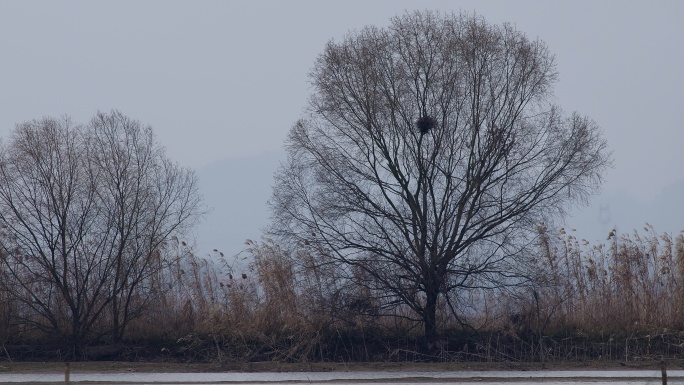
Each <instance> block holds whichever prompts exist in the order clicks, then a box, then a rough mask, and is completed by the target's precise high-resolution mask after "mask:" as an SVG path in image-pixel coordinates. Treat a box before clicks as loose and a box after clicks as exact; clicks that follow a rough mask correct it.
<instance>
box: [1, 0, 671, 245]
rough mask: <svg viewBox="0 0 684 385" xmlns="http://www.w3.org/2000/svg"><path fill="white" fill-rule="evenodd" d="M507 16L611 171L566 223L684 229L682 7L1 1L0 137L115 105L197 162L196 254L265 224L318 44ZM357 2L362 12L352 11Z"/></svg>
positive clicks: (183, 159) (601, 234) (255, 233)
mask: <svg viewBox="0 0 684 385" xmlns="http://www.w3.org/2000/svg"><path fill="white" fill-rule="evenodd" d="M423 9H431V10H440V11H444V12H452V11H453V12H459V11H464V12H475V13H477V14H479V15H482V16H483V17H484V18H485V19H486V20H487V21H488V22H489V23H495V24H501V23H503V22H510V23H512V24H514V25H515V26H516V28H517V29H519V30H521V31H523V32H524V33H525V34H526V35H527V36H528V37H530V38H532V39H534V38H537V37H538V38H539V39H541V40H543V41H545V42H546V43H547V45H548V47H549V49H550V50H551V52H553V53H554V54H555V55H556V63H557V69H558V72H559V82H558V83H557V84H556V87H555V89H556V92H555V94H556V99H557V100H556V102H557V103H558V104H559V105H560V106H561V107H563V108H564V109H565V110H566V111H567V112H570V111H575V110H576V111H578V112H579V113H580V114H583V115H587V116H589V117H590V118H591V119H593V120H595V121H596V122H597V123H598V125H599V126H600V127H601V128H602V129H603V131H604V133H605V137H606V138H607V140H608V144H609V146H610V149H611V150H612V152H613V159H614V168H613V169H611V170H610V171H609V172H607V173H606V175H605V179H606V181H605V184H604V188H603V192H602V193H601V194H600V195H598V196H596V197H594V198H593V199H592V200H591V201H590V205H589V206H587V207H585V208H584V209H577V210H573V215H572V216H571V217H569V218H568V219H567V221H566V225H567V227H568V228H576V229H577V231H578V233H579V236H580V237H584V238H587V239H589V240H591V241H593V240H598V241H603V240H605V237H606V235H607V232H608V231H610V229H612V228H617V229H618V230H619V232H622V233H625V232H631V231H632V230H633V229H637V230H641V229H642V227H643V226H644V224H645V223H646V222H648V223H650V224H651V225H653V227H654V229H655V230H656V231H657V232H673V233H677V232H679V230H681V229H684V219H682V218H684V204H682V203H681V200H682V198H683V197H684V167H681V165H682V164H684V152H682V151H681V149H680V148H681V146H682V143H684V130H682V124H681V118H680V116H679V115H680V111H681V104H682V101H683V99H684V98H683V97H682V96H681V90H682V89H684V73H683V71H682V68H684V50H682V49H681V48H679V47H681V42H682V41H684V24H683V23H681V20H680V19H681V17H682V16H684V2H680V1H676V0H669V1H668V0H663V1H656V2H647V1H624V2H620V3H613V2H594V1H559V2H547V1H541V0H539V1H535V0H528V1H516V2H509V1H504V0H501V1H471V0H468V1H439V0H429V1H420V2H418V1H408V0H403V1H391V0H382V1H375V2H363V1H348V2H339V3H332V2H319V1H293V2H268V1H232V2H222V1H200V2H187V1H158V0H153V1H145V2H134V1H117V2H91V1H68V2H67V1H54V2H38V1H3V2H0V33H1V34H2V36H3V39H0V50H1V52H2V53H3V59H4V60H3V61H2V62H0V76H1V79H2V85H3V86H2V88H1V89H0V137H3V138H6V137H7V135H8V134H9V132H10V131H11V129H12V128H13V127H14V125H15V124H17V123H21V122H24V121H27V120H31V119H36V118H40V117H43V116H59V115H62V114H68V115H71V116H72V117H73V119H74V120H75V121H77V122H82V123H85V122H87V120H89V119H90V117H91V116H92V115H93V114H95V112H97V111H98V110H102V111H109V110H111V109H118V110H120V111H121V112H122V113H124V114H126V115H128V116H130V117H132V118H134V119H138V120H140V121H141V122H143V123H145V124H149V125H151V126H152V127H154V129H155V133H156V135H157V137H158V139H159V141H160V142H161V143H162V144H163V145H164V146H165V147H166V148H167V151H168V155H169V157H170V158H171V159H173V160H176V161H178V162H179V163H180V164H183V165H186V166H189V167H192V168H194V169H195V170H197V172H198V174H199V176H200V178H201V179H200V186H201V189H202V193H203V195H204V196H205V198H206V204H207V206H209V207H212V208H213V211H212V212H211V213H210V214H208V215H207V216H206V218H205V221H204V222H203V223H202V224H201V225H200V226H199V227H198V228H197V229H196V230H195V236H196V244H197V248H198V252H200V253H201V254H202V253H205V252H209V250H212V249H214V248H216V249H219V250H221V251H223V252H225V254H227V255H230V254H234V253H237V252H239V251H240V250H242V249H243V247H244V245H243V242H244V240H245V239H246V238H250V239H259V238H260V237H261V231H260V230H261V229H262V228H264V227H266V226H267V224H268V216H269V213H268V209H267V206H266V201H267V200H268V198H269V197H270V194H271V190H270V186H271V185H272V180H273V173H274V172H275V170H276V168H277V166H278V164H279V162H281V161H283V160H284V159H285V158H284V156H285V155H284V154H285V153H284V151H283V150H282V144H283V141H284V139H285V137H286V135H287V133H288V131H289V129H290V127H291V125H292V124H293V123H294V122H295V121H296V120H297V119H298V118H299V117H300V115H301V114H302V110H303V108H304V107H305V105H306V102H307V99H308V97H309V92H310V89H309V85H308V78H307V73H308V71H309V70H310V69H311V67H312V66H313V64H314V61H315V60H316V57H317V56H318V55H319V54H320V53H321V52H322V50H323V48H324V46H325V43H326V42H327V41H329V40H330V39H337V40H339V39H341V38H343V37H344V35H345V34H346V33H347V32H348V31H349V30H353V29H359V28H362V27H363V26H366V25H376V26H384V25H387V23H388V20H389V19H390V18H391V17H393V16H395V15H398V14H401V13H403V12H406V11H408V12H411V11H413V10H423ZM360 10H362V11H360Z"/></svg>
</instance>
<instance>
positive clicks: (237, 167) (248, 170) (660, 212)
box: [196, 151, 684, 256]
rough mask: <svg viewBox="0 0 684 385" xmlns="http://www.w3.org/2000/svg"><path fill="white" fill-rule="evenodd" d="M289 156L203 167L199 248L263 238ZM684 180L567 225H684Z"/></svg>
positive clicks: (575, 216)
mask: <svg viewBox="0 0 684 385" xmlns="http://www.w3.org/2000/svg"><path fill="white" fill-rule="evenodd" d="M285 158H286V155H285V152H284V151H277V152H268V153H263V154H260V155H257V156H251V157H244V158H232V159H225V160H223V161H220V162H217V163H214V164H212V165H210V166H207V167H205V168H203V169H200V170H198V174H199V177H200V188H201V192H202V194H203V195H204V198H205V203H206V205H207V206H209V207H210V208H213V210H212V212H211V213H209V214H208V215H207V216H206V218H205V220H204V221H203V222H202V223H201V224H200V225H199V226H198V227H197V230H196V241H197V242H196V244H197V251H198V252H200V253H201V254H202V255H204V254H206V253H209V252H210V251H211V250H213V249H218V250H220V251H222V252H224V253H225V254H226V256H230V255H234V254H237V253H238V252H240V251H241V250H243V249H244V247H245V245H244V241H245V240H246V239H255V240H256V239H259V238H260V237H261V235H262V230H263V229H264V228H265V227H266V226H267V225H268V221H269V216H270V213H269V210H268V207H267V204H266V202H267V201H268V200H269V199H270V196H271V188H272V186H273V174H274V173H275V171H276V170H277V168H278V166H279V165H280V162H282V161H284V160H285ZM683 201H684V180H679V181H677V182H675V183H673V184H671V185H670V186H668V187H666V188H664V189H663V190H662V192H661V193H660V194H659V195H658V196H657V198H656V199H654V200H653V201H651V202H642V201H639V200H637V199H634V198H631V197H630V196H629V195H627V194H626V193H613V194H609V193H604V194H603V195H600V196H597V197H595V198H594V199H592V201H591V204H590V205H589V206H587V207H585V208H581V209H577V210H574V211H573V212H572V213H571V216H569V217H568V218H567V220H566V227H567V228H570V229H572V228H575V229H577V234H576V235H577V236H578V237H579V238H586V239H587V240H589V241H603V240H605V239H606V236H607V235H608V233H609V232H610V230H611V229H613V228H616V229H617V230H618V232H619V233H632V232H633V231H634V230H635V229H636V230H638V231H640V232H642V231H643V227H644V225H645V224H646V223H649V224H651V225H652V226H653V227H654V229H655V231H656V232H658V233H663V232H670V233H675V234H677V233H679V231H680V230H683V229H684V202H683Z"/></svg>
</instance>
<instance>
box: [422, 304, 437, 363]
mask: <svg viewBox="0 0 684 385" xmlns="http://www.w3.org/2000/svg"><path fill="white" fill-rule="evenodd" d="M425 294H426V300H425V309H424V310H423V326H424V327H425V336H424V338H425V346H424V353H425V354H428V355H431V356H432V355H434V354H435V352H436V351H437V299H438V297H439V293H434V292H426V293H425Z"/></svg>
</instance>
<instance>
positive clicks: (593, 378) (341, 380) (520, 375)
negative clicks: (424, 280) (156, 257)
mask: <svg viewBox="0 0 684 385" xmlns="http://www.w3.org/2000/svg"><path fill="white" fill-rule="evenodd" d="M70 379H71V383H72V384H90V383H97V384H117V383H119V384H174V385H176V384H193V385H199V384H232V385H239V384H244V385H277V384H330V385H346V384H350V385H352V384H356V385H358V384H364V383H366V384H371V383H372V384H385V383H386V384H393V385H410V384H420V383H429V384H431V385H441V384H457V383H470V384H481V385H494V384H499V385H500V384H507V383H513V384H528V383H529V384H554V385H566V384H567V385H577V384H584V383H586V384H592V385H602V384H605V385H608V384H610V385H632V384H634V385H636V384H640V385H643V384H660V383H661V378H660V371H659V370H610V371H608V370H606V371H603V370H602V371H576V370H564V371H551V370H549V371H543V370H542V371H491V372H486V371H444V372H436V371H430V372H427V371H426V372H409V371H405V372H400V371H392V372H383V371H375V372H283V373H273V372H268V373H239V372H227V373H131V372H121V373H112V372H109V373H87V372H85V373H78V372H72V373H71V378H70ZM10 383H12V384H14V383H34V384H35V383H38V384H46V383H54V384H63V383H64V373H36V374H31V373H21V374H18V373H0V384H10ZM671 384H684V370H671V371H668V385H671Z"/></svg>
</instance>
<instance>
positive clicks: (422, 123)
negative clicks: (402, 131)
mask: <svg viewBox="0 0 684 385" xmlns="http://www.w3.org/2000/svg"><path fill="white" fill-rule="evenodd" d="M436 126H437V120H436V119H435V118H433V117H432V116H429V115H423V116H421V117H420V118H418V120H417V121H416V127H418V130H420V133H421V134H425V133H427V132H428V131H430V130H432V129H433V128H435V127H436Z"/></svg>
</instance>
